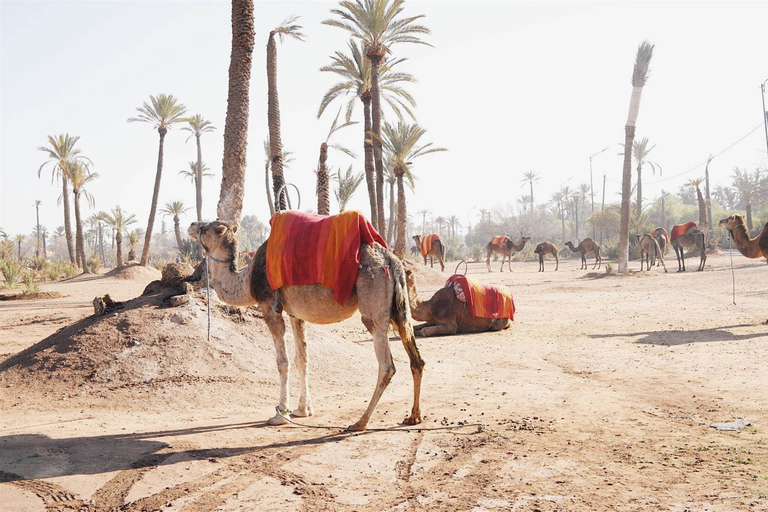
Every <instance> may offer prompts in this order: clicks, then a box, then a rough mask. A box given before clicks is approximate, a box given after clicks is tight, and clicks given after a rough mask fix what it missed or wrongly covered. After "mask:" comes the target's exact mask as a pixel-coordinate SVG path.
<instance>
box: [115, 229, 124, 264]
mask: <svg viewBox="0 0 768 512" xmlns="http://www.w3.org/2000/svg"><path fill="white" fill-rule="evenodd" d="M115 243H116V244H117V268H120V267H122V266H123V234H122V233H121V232H120V231H118V232H117V233H115Z"/></svg>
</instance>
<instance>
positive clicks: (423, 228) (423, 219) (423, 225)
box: [395, 175, 432, 234]
mask: <svg viewBox="0 0 768 512" xmlns="http://www.w3.org/2000/svg"><path fill="white" fill-rule="evenodd" d="M395 176H397V175H395ZM430 213H432V212H431V211H430V210H429V209H427V208H425V209H423V210H419V211H418V212H416V214H417V215H421V233H422V234H426V232H427V231H426V230H427V215H429V214H430Z"/></svg>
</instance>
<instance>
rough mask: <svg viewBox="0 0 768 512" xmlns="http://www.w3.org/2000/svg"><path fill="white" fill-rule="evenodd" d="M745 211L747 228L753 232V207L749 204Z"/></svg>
mask: <svg viewBox="0 0 768 512" xmlns="http://www.w3.org/2000/svg"><path fill="white" fill-rule="evenodd" d="M745 209H746V213H747V227H748V228H749V231H750V232H751V231H752V205H751V204H750V203H747V205H746V207H745Z"/></svg>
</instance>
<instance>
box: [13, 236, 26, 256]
mask: <svg viewBox="0 0 768 512" xmlns="http://www.w3.org/2000/svg"><path fill="white" fill-rule="evenodd" d="M25 238H26V236H25V235H22V234H19V235H16V238H14V241H15V242H16V243H17V244H19V261H21V242H23V241H24V239H25Z"/></svg>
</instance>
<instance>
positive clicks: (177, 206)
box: [160, 201, 191, 252]
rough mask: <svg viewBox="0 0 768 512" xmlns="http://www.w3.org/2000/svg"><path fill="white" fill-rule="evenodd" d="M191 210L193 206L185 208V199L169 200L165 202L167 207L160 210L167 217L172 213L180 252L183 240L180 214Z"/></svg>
mask: <svg viewBox="0 0 768 512" xmlns="http://www.w3.org/2000/svg"><path fill="white" fill-rule="evenodd" d="M189 210H191V208H184V201H168V202H167V203H165V207H164V208H163V209H162V210H160V213H162V214H163V217H167V216H168V215H170V216H171V217H173V232H174V233H175V234H176V247H178V248H179V252H183V251H182V248H181V246H182V242H181V229H180V227H179V216H181V215H184V213H186V212H187V211H189Z"/></svg>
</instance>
